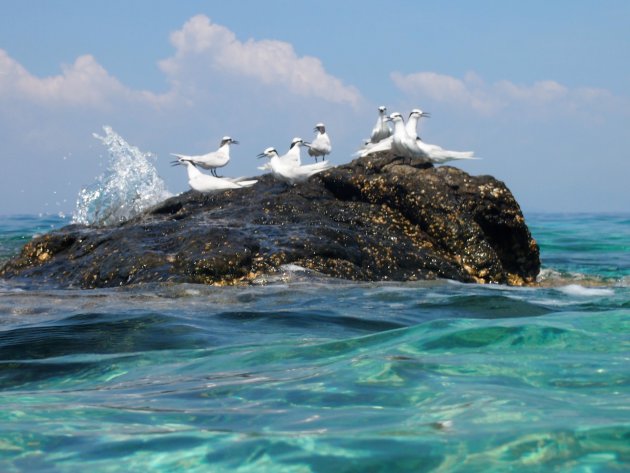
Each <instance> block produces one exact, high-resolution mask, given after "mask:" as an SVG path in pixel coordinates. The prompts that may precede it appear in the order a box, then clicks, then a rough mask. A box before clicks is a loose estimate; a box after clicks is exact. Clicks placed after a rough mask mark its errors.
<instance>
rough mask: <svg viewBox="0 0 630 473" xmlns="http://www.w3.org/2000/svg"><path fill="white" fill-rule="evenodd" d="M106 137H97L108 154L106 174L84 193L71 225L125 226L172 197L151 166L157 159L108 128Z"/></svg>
mask: <svg viewBox="0 0 630 473" xmlns="http://www.w3.org/2000/svg"><path fill="white" fill-rule="evenodd" d="M103 130H104V131H105V136H99V135H97V134H96V133H94V138H96V139H98V140H100V141H101V142H102V143H103V144H104V145H105V146H106V147H107V149H108V150H109V157H110V162H109V165H108V167H107V170H106V171H105V173H104V174H102V175H100V176H98V177H97V178H96V181H95V182H94V183H92V184H91V185H89V186H87V187H85V188H83V189H81V191H80V192H79V196H78V198H77V206H76V209H75V211H74V213H73V215H72V223H79V224H84V225H113V224H116V223H120V222H124V221H125V220H128V219H130V218H132V217H134V216H135V215H138V214H139V213H140V212H142V211H143V210H145V209H147V208H149V207H151V206H153V205H155V204H157V203H158V202H161V201H162V200H164V199H166V198H168V197H170V196H171V195H172V194H171V193H170V192H169V191H168V190H167V189H166V184H165V183H164V181H163V180H162V179H161V178H160V176H158V174H157V170H156V169H155V167H154V166H153V164H152V163H151V161H154V160H155V156H154V155H153V154H152V153H150V152H148V153H143V152H142V151H140V150H139V149H138V148H136V147H135V146H131V145H130V144H129V143H127V142H126V141H125V140H124V139H123V138H122V137H121V136H120V135H118V134H117V133H116V132H115V131H114V130H112V128H111V127H109V126H104V127H103Z"/></svg>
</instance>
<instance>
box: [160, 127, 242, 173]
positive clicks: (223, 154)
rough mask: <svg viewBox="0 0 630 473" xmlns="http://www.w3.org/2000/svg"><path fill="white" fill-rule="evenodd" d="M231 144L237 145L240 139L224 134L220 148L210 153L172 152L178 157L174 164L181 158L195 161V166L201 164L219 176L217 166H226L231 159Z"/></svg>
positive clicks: (200, 165)
mask: <svg viewBox="0 0 630 473" xmlns="http://www.w3.org/2000/svg"><path fill="white" fill-rule="evenodd" d="M231 144H234V145H237V144H238V141H236V140H235V139H233V138H230V137H229V136H224V137H223V138H222V139H221V144H220V145H219V149H218V150H216V151H213V152H210V153H208V154H202V155H199V156H187V155H185V154H176V153H171V155H172V156H175V157H176V158H177V160H176V161H173V164H175V163H178V162H179V161H181V160H183V161H188V162H191V163H193V164H194V165H195V166H199V167H201V168H204V169H210V173H211V174H212V175H213V176H214V177H219V176H217V168H221V167H223V166H225V165H226V164H227V163H228V162H229V161H230V145H231ZM189 169H190V168H189Z"/></svg>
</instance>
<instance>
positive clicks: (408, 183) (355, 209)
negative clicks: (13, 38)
mask: <svg viewBox="0 0 630 473" xmlns="http://www.w3.org/2000/svg"><path fill="white" fill-rule="evenodd" d="M288 263H293V264H297V265H300V266H303V267H305V268H308V269H311V270H314V271H317V272H320V273H323V274H325V275H329V276H334V277H338V278H345V279H351V280H362V281H377V280H398V281H408V280H419V279H433V278H448V279H455V280H458V281H464V282H478V283H506V284H513V285H522V284H529V283H533V282H534V281H535V278H536V275H537V274H538V271H539V269H540V260H539V251H538V246H537V244H536V242H535V241H534V240H533V239H532V236H531V234H530V232H529V230H528V228H527V226H526V224H525V220H524V218H523V215H522V213H521V210H520V208H519V206H518V204H517V202H516V201H515V199H514V197H513V196H512V194H511V193H510V191H509V190H508V188H507V187H506V186H505V184H503V183H502V182H500V181H498V180H496V179H494V178H493V177H490V176H476V177H475V176H470V175H468V174H467V173H465V172H463V171H461V170H460V169H457V168H455V167H450V166H442V167H433V166H432V165H430V164H426V163H423V162H421V161H414V162H411V163H409V162H406V163H403V161H402V159H401V158H397V157H395V156H393V155H391V154H380V155H376V156H370V157H368V158H361V159H357V160H355V161H353V162H351V163H349V164H347V165H343V166H338V167H336V168H333V169H331V170H329V171H325V172H323V173H321V174H318V175H316V176H314V177H312V178H310V179H309V181H308V182H306V183H303V184H299V185H296V186H292V187H287V186H286V185H285V184H283V183H280V182H277V181H275V180H274V179H273V178H272V176H271V175H265V176H262V177H261V178H260V180H259V182H258V183H257V184H256V185H255V186H253V187H251V188H247V189H240V190H234V191H226V192H223V193H220V194H216V195H204V194H200V193H197V192H194V191H189V192H186V193H184V194H181V195H179V196H176V197H173V198H170V199H168V200H166V201H164V202H162V203H161V204H159V205H158V206H157V207H154V208H153V209H151V210H149V211H147V212H145V213H144V214H142V215H140V216H138V217H136V218H134V219H132V220H130V221H127V222H125V223H123V224H120V225H118V226H113V227H101V228H98V227H94V228H93V227H86V226H77V225H71V226H68V227H64V228H62V229H60V230H57V231H53V232H51V233H49V234H47V235H44V236H41V237H39V238H36V239H34V240H32V241H31V242H29V243H28V244H27V245H26V246H25V247H24V248H23V250H22V252H21V254H20V255H19V256H17V257H15V258H13V259H12V260H10V261H9V262H8V263H6V264H5V266H4V267H3V268H2V269H0V276H1V277H4V278H25V279H26V278H27V279H28V280H30V281H33V282H36V283H44V284H53V285H55V286H62V287H84V288H94V287H110V286H120V285H128V284H135V283H143V282H156V281H172V282H193V283H205V284H233V283H240V282H243V283H246V282H249V281H253V280H255V279H257V278H260V277H261V275H264V274H269V273H274V272H276V271H278V269H279V268H280V267H281V266H282V265H284V264H288Z"/></svg>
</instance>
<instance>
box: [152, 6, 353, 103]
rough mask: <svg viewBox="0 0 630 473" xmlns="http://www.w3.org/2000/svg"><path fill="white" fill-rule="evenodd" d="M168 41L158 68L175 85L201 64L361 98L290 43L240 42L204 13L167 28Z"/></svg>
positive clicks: (348, 99)
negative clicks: (171, 50)
mask: <svg viewBox="0 0 630 473" xmlns="http://www.w3.org/2000/svg"><path fill="white" fill-rule="evenodd" d="M171 43H172V44H173V46H174V47H175V49H176V53H175V55H174V56H173V57H170V58H168V59H165V60H163V61H161V62H160V67H161V69H162V70H163V71H164V72H165V73H166V74H167V75H168V76H169V78H170V80H171V83H173V84H174V85H175V86H177V85H178V84H181V83H182V82H185V81H188V80H190V78H189V77H187V76H186V74H187V71H189V70H190V69H191V68H195V67H198V66H199V64H203V65H205V66H206V67H209V68H210V69H212V70H213V71H214V72H215V73H218V74H225V73H228V74H232V75H235V76H240V77H246V78H250V79H254V80H256V81H259V82H260V83H262V84H265V85H268V86H280V87H283V88H285V90H287V89H288V90H289V91H290V92H292V93H293V94H297V95H300V96H303V97H314V98H319V99H323V100H326V101H329V102H332V103H345V104H349V105H353V106H356V105H358V103H359V102H360V101H361V94H360V93H359V91H358V90H357V89H356V88H355V87H352V86H348V85H345V84H344V83H343V82H342V81H341V80H339V79H338V78H337V77H334V76H332V75H330V74H329V73H327V72H326V70H325V69H324V66H323V65H322V62H321V61H320V60H319V59H318V58H316V57H312V56H298V55H297V54H296V52H295V50H294V49H293V46H292V45H291V44H289V43H286V42H283V41H276V40H266V39H265V40H258V41H257V40H253V39H249V40H247V41H245V42H242V41H240V40H239V39H237V38H236V35H235V34H234V33H233V32H232V31H230V30H229V29H228V28H226V27H224V26H221V25H218V24H215V23H212V22H211V21H210V19H209V18H208V17H206V16H205V15H197V16H195V17H193V18H191V19H190V20H189V21H188V22H186V23H185V24H184V26H183V27H182V29H181V30H178V31H175V32H174V33H172V34H171ZM193 79H195V78H193Z"/></svg>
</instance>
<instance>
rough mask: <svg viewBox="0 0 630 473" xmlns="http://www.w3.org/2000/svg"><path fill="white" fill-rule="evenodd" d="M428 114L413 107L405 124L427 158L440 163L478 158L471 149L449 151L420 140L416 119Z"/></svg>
mask: <svg viewBox="0 0 630 473" xmlns="http://www.w3.org/2000/svg"><path fill="white" fill-rule="evenodd" d="M430 116H431V115H430V114H428V113H427V112H423V111H422V110H420V109H417V108H416V109H413V110H412V111H411V113H410V114H409V119H408V120H407V124H406V125H405V131H406V132H407V134H408V135H409V136H410V137H411V138H414V139H415V140H416V144H417V145H418V147H419V148H420V149H421V150H423V151H424V152H425V153H426V154H427V156H428V157H429V160H430V161H431V162H432V163H434V164H442V163H446V162H448V161H454V160H458V159H479V158H476V157H474V156H473V155H474V154H475V153H474V152H473V151H451V150H447V149H444V148H442V147H441V146H438V145H433V144H429V143H425V142H424V141H422V139H421V138H420V137H419V136H418V131H417V127H418V121H419V120H420V118H422V117H430Z"/></svg>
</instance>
